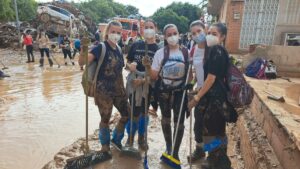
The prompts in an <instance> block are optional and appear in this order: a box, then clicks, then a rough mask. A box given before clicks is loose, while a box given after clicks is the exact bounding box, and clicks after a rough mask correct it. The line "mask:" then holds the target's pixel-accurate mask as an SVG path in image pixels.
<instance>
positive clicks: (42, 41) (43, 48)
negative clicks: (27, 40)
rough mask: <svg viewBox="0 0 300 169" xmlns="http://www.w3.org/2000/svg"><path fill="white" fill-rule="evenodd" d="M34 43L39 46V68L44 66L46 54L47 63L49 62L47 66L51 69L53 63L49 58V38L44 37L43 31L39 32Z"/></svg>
mask: <svg viewBox="0 0 300 169" xmlns="http://www.w3.org/2000/svg"><path fill="white" fill-rule="evenodd" d="M36 41H37V42H38V44H39V49H40V53H41V58H40V67H43V66H44V53H46V55H47V58H48V61H49V65H50V67H52V66H53V61H52V59H51V58H50V54H49V47H48V44H49V38H48V36H47V35H46V33H45V32H44V31H42V30H41V31H40V32H39V33H38V36H37V38H36Z"/></svg>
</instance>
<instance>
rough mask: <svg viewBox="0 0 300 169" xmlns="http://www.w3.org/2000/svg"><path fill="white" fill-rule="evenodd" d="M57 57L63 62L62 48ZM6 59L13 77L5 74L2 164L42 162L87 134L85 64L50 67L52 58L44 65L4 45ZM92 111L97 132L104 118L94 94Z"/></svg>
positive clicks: (0, 99) (5, 168) (31, 167)
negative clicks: (39, 64)
mask: <svg viewBox="0 0 300 169" xmlns="http://www.w3.org/2000/svg"><path fill="white" fill-rule="evenodd" d="M36 56H39V55H38V53H36ZM56 58H57V60H58V61H60V62H61V63H63V62H62V59H61V58H62V54H58V55H56ZM1 59H2V60H3V61H4V63H5V64H7V66H8V67H9V69H7V70H5V73H7V74H9V75H10V76H11V77H10V78H6V79H3V80H0V89H1V90H0V133H1V137H0V145H1V146H0V159H1V160H0V168H1V169H12V168H22V169H35V168H36V169H38V168H41V167H42V166H43V165H44V164H45V163H47V162H48V161H49V160H50V159H52V158H53V155H54V154H55V153H56V152H57V151H58V150H60V149H61V147H63V146H66V145H68V144H70V143H72V142H73V141H74V140H76V138H78V137H81V136H84V132H85V128H84V125H85V123H84V122H85V120H84V118H85V111H84V110H85V109H84V95H83V92H82V90H81V85H80V81H81V71H80V68H79V66H78V65H77V66H75V67H73V66H67V67H66V66H62V67H60V68H57V65H55V66H54V67H53V68H50V67H49V65H48V63H47V61H46V62H45V64H46V65H45V67H44V68H40V67H38V63H37V61H36V63H35V64H33V63H31V64H25V61H26V59H25V56H21V55H19V52H13V51H1ZM60 59H61V60H60ZM90 112H91V113H90V116H89V117H90V118H89V121H90V130H89V131H90V132H92V131H94V130H95V129H96V128H97V127H98V122H99V118H100V117H99V114H98V111H97V109H96V107H95V106H93V104H92V100H91V106H90Z"/></svg>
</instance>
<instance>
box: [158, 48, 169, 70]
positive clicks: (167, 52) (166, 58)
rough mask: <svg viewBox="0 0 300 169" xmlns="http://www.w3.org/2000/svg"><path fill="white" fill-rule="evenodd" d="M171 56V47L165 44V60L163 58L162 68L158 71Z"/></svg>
mask: <svg viewBox="0 0 300 169" xmlns="http://www.w3.org/2000/svg"><path fill="white" fill-rule="evenodd" d="M169 57H170V48H169V47H168V46H165V47H164V58H163V60H162V62H161V65H160V70H159V72H158V73H160V72H161V70H162V67H163V66H164V65H165V64H166V63H167V61H168V59H169Z"/></svg>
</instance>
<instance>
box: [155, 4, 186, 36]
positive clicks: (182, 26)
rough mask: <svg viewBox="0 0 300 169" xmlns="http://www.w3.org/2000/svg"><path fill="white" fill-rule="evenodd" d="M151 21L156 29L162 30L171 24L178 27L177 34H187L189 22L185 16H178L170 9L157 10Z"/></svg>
mask: <svg viewBox="0 0 300 169" xmlns="http://www.w3.org/2000/svg"><path fill="white" fill-rule="evenodd" d="M152 19H153V20H154V21H156V22H157V24H158V28H159V29H160V30H163V27H164V26H165V25H167V24H170V23H173V24H175V25H176V26H177V27H178V30H179V32H187V31H188V24H189V20H188V19H187V18H186V17H185V16H178V15H177V14H176V13H175V12H174V11H173V10H171V9H164V8H160V9H158V10H157V11H156V12H155V13H154V15H153V16H152Z"/></svg>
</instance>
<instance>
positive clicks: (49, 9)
mask: <svg viewBox="0 0 300 169" xmlns="http://www.w3.org/2000/svg"><path fill="white" fill-rule="evenodd" d="M37 13H38V17H39V19H40V20H41V21H42V22H43V23H50V22H51V21H52V22H56V23H59V24H62V25H65V26H67V27H68V26H69V25H70V24H72V23H73V22H74V20H75V16H74V15H73V14H72V13H70V12H69V11H67V10H65V9H62V8H59V7H56V6H53V5H50V4H47V5H41V6H39V7H38V9H37Z"/></svg>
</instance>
